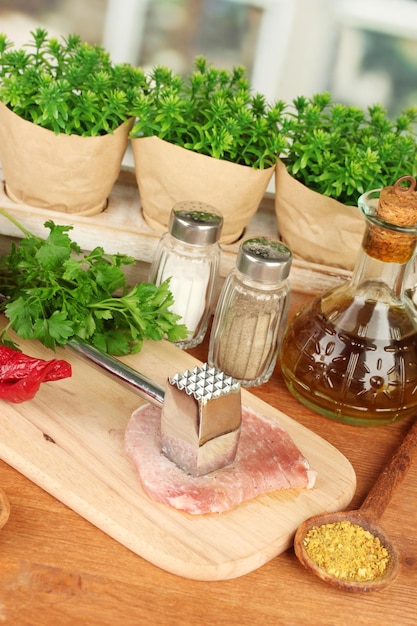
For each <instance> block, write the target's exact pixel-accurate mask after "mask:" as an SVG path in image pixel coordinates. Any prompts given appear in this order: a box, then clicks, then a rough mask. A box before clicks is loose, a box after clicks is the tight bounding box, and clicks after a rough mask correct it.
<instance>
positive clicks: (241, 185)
mask: <svg viewBox="0 0 417 626" xmlns="http://www.w3.org/2000/svg"><path fill="white" fill-rule="evenodd" d="M284 108H285V105H284V103H283V102H281V101H279V102H275V103H271V104H269V103H267V102H266V100H265V98H264V96H263V95H261V94H259V93H252V92H251V90H250V86H249V82H248V79H247V77H246V73H245V69H244V68H243V67H237V68H234V69H233V70H231V71H228V70H224V69H217V68H215V67H213V66H211V65H210V64H209V63H208V61H207V59H206V58H205V57H203V56H199V57H197V58H196V59H195V61H194V68H193V70H192V71H191V72H190V73H189V74H188V75H186V76H185V77H181V76H179V75H177V74H174V73H173V72H172V71H171V70H169V69H168V68H166V67H163V66H157V67H155V68H154V69H153V71H151V72H150V73H149V75H148V77H147V86H145V87H144V89H143V90H142V91H141V92H138V98H137V101H136V103H135V106H134V108H133V113H134V115H135V118H136V120H135V124H134V126H133V129H132V131H131V133H130V137H131V140H132V149H133V154H134V159H135V172H136V178H137V182H138V187H139V192H140V196H141V202H142V210H143V214H144V217H145V219H146V221H147V222H148V224H149V225H150V226H152V227H153V228H156V229H157V230H160V231H162V230H165V229H166V228H167V225H168V220H169V215H170V212H171V210H172V207H173V206H174V204H175V203H176V202H179V201H182V200H202V201H204V202H207V203H209V204H211V205H213V206H215V207H216V208H217V209H219V210H220V211H221V213H222V214H223V220H224V221H223V231H222V238H221V241H222V242H231V241H234V240H236V239H237V238H238V237H239V236H240V234H241V233H242V231H243V229H244V227H245V226H246V225H247V223H248V222H249V221H250V219H251V217H252V216H253V215H254V214H255V212H256V211H257V209H258V206H259V203H260V201H261V199H262V197H263V195H264V193H265V190H266V188H267V186H268V183H269V181H270V180H271V177H272V175H273V173H274V169H275V164H276V160H277V158H278V155H279V154H280V153H281V152H282V151H283V150H284V148H285V147H286V145H287V143H286V139H285V137H284V136H283V134H282V132H281V120H282V114H283V111H284Z"/></svg>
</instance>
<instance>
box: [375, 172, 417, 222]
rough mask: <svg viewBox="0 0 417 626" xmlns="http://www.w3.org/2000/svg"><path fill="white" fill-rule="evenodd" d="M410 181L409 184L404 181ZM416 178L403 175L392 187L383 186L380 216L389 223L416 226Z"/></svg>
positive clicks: (379, 206) (380, 197)
mask: <svg viewBox="0 0 417 626" xmlns="http://www.w3.org/2000/svg"><path fill="white" fill-rule="evenodd" d="M405 182H409V183H410V184H409V186H405V185H403V183H405ZM415 189H416V180H415V178H413V177H412V176H401V178H399V179H398V180H397V181H396V182H395V183H394V185H392V186H391V187H383V189H381V193H380V196H379V204H378V211H377V213H378V217H379V218H380V219H381V220H384V222H388V224H395V225H397V226H414V225H415V224H416V223H417V192H416V190H415Z"/></svg>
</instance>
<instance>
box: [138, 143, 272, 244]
mask: <svg viewBox="0 0 417 626" xmlns="http://www.w3.org/2000/svg"><path fill="white" fill-rule="evenodd" d="M132 150H133V156H134V160H135V174H136V180H137V184H138V188H139V195H140V198H141V206H142V212H143V216H144V218H145V220H146V222H147V224H148V225H149V226H150V227H151V228H153V229H155V230H157V231H159V232H164V231H166V230H167V226H168V221H169V216H170V213H171V210H172V207H173V206H174V205H175V204H176V203H177V202H181V201H183V200H197V201H202V202H206V203H207V204H211V205H212V206H214V207H215V208H217V209H218V210H219V211H220V212H221V213H222V215H223V230H222V236H221V239H220V241H221V243H232V242H233V241H236V240H237V239H239V237H240V236H241V234H242V233H243V231H244V229H245V227H246V226H247V225H248V224H249V222H250V220H251V219H252V217H253V216H254V215H255V213H256V211H257V210H258V207H259V204H260V202H261V200H262V198H263V196H264V194H265V191H266V188H267V186H268V183H269V181H270V180H271V177H272V174H273V173H274V170H275V167H270V168H267V169H264V170H257V169H254V168H252V167H249V166H246V165H238V164H236V163H231V162H230V161H224V160H220V159H215V158H213V157H210V156H206V155H203V154H199V153H197V152H193V151H191V150H186V149H185V148H181V147H179V146H176V145H174V144H171V143H169V142H167V141H163V140H162V139H159V138H158V137H143V138H135V139H132Z"/></svg>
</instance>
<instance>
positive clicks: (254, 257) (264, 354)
mask: <svg viewBox="0 0 417 626" xmlns="http://www.w3.org/2000/svg"><path fill="white" fill-rule="evenodd" d="M291 260H292V254H291V251H290V250H289V249H288V248H287V247H286V246H284V244H282V243H281V242H280V241H275V240H274V239H270V238H268V237H256V238H252V239H247V240H246V241H244V242H243V243H242V244H241V246H240V248H239V252H238V256H237V260H236V267H235V268H234V269H233V270H232V271H231V273H230V274H229V275H228V276H227V278H226V280H225V283H224V285H223V289H222V291H221V294H220V297H219V301H218V304H217V308H216V311H215V315H214V320H213V326H212V330H211V335H210V346H209V355H208V363H209V365H210V366H212V367H213V366H215V367H216V368H218V369H219V370H221V371H222V372H224V373H225V374H227V375H229V376H232V377H233V378H236V379H237V380H239V381H240V384H241V385H242V386H244V387H251V386H255V385H261V384H263V383H265V382H266V381H267V380H269V378H270V377H271V374H272V372H273V369H274V367H275V363H276V360H277V356H278V350H279V346H280V341H281V336H282V330H283V326H284V324H285V321H286V317H287V308H288V297H287V296H288V293H289V282H288V276H289V273H290V268H291Z"/></svg>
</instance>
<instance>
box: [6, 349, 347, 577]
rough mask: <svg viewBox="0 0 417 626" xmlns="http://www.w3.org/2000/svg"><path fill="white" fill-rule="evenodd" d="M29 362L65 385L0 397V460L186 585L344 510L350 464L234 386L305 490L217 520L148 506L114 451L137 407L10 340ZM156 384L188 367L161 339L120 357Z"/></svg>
mask: <svg viewBox="0 0 417 626" xmlns="http://www.w3.org/2000/svg"><path fill="white" fill-rule="evenodd" d="M18 343H19V346H20V348H21V349H22V350H23V351H24V352H25V353H26V354H30V355H32V356H37V357H41V358H44V359H50V358H53V357H54V356H56V357H57V358H65V359H66V360H67V361H69V362H70V363H71V364H72V367H73V376H72V377H71V378H69V379H66V380H62V381H56V382H51V383H44V384H43V385H42V386H41V389H40V390H39V392H38V394H37V396H36V398H35V399H33V400H31V401H28V402H25V403H22V404H11V403H6V402H3V401H0V404H1V413H0V415H1V417H0V420H1V427H0V455H1V458H2V459H3V460H4V461H5V462H6V463H8V464H9V465H11V466H12V467H14V468H15V469H16V470H18V471H19V472H21V473H22V474H24V475H25V476H26V477H27V478H29V479H30V480H32V481H33V482H34V483H36V484H37V485H39V486H40V487H41V488H43V489H44V490H46V491H47V492H49V493H50V494H52V495H53V496H54V497H56V498H57V499H58V500H60V501H61V502H63V503H64V504H66V505H67V506H68V507H70V508H71V509H73V510H74V511H76V512H77V513H79V514H80V515H81V516H83V517H84V518H85V519H87V520H89V521H90V522H91V523H92V524H94V525H95V526H97V527H98V528H100V529H101V530H102V531H104V532H106V533H107V534H108V535H110V536H111V537H113V538H114V539H115V540H117V541H119V542H120V543H121V544H123V545H124V546H126V547H128V548H129V549H130V550H132V551H133V552H135V553H136V554H138V555H140V556H141V557H143V558H144V559H146V560H148V561H150V562H151V563H153V564H155V565H157V566H158V567H161V568H163V569H165V570H167V571H169V572H172V573H174V574H177V575H179V576H183V577H186V578H192V579H196V580H224V579H228V578H234V577H237V576H241V575H243V574H246V573H248V572H250V571H252V570H254V569H256V568H258V567H260V566H261V565H263V564H264V563H266V562H267V561H268V560H270V559H272V558H273V557H275V556H276V555H278V554H280V553H281V552H282V551H284V550H285V549H287V548H288V547H289V546H290V545H291V544H292V540H293V535H294V533H295V530H296V528H297V527H298V526H299V524H300V523H301V522H302V521H303V520H304V519H305V518H307V517H309V516H311V515H315V514H316V513H320V512H322V511H336V510H339V509H342V508H344V507H346V506H347V505H348V504H349V502H350V500H351V498H352V496H353V494H354V491H355V486H356V478H355V473H354V471H353V468H352V466H351V464H350V463H349V462H348V460H347V459H346V458H345V457H344V456H343V455H342V454H341V453H340V452H339V451H338V450H336V449H335V448H334V447H333V446H331V445H330V444H329V443H327V442H326V441H324V440H323V439H322V438H321V437H319V436H317V435H316V434H314V433H312V432H311V431H309V430H308V429H306V428H305V427H303V426H302V425H300V424H298V423H297V422H295V421H294V420H292V419H290V418H289V417H288V416H286V415H284V414H283V413H281V412H279V411H277V410H275V409H274V408H272V407H271V406H269V405H267V404H266V403H264V402H262V401H261V400H259V399H258V398H256V397H255V396H254V395H252V394H250V393H249V392H247V391H246V390H243V402H244V403H245V404H247V405H249V406H251V407H253V408H254V409H256V410H258V411H260V412H262V413H264V414H265V415H269V416H273V417H275V418H276V419H277V420H278V421H279V422H280V424H281V425H282V426H283V427H284V428H285V429H286V430H287V431H288V432H289V433H290V435H291V436H292V438H293V440H294V441H295V443H296V444H297V446H298V447H299V449H300V450H301V452H302V453H303V454H304V455H305V456H306V457H307V459H308V460H309V462H310V465H311V466H312V468H314V469H315V470H317V472H318V479H317V483H316V486H315V487H314V488H313V489H312V490H301V491H297V490H283V491H277V492H274V493H272V494H270V495H265V496H261V497H259V498H256V499H254V500H252V501H249V502H246V503H244V504H241V505H240V506H238V507H236V508H235V509H233V510H231V511H229V512H227V513H222V514H213V515H207V516H192V515H188V514H186V513H182V512H180V511H177V510H174V509H171V508H170V507H167V506H165V505H163V504H159V503H157V502H154V501H152V500H151V499H150V498H149V497H148V496H147V495H146V494H145V493H144V491H143V490H142V488H141V485H140V482H139V479H138V476H137V474H136V472H135V470H134V468H133V465H132V464H131V462H130V460H129V459H128V458H127V457H126V455H125V453H124V450H123V436H124V430H125V427H126V424H127V422H128V420H129V418H130V415H131V413H132V412H133V411H134V410H135V409H136V408H137V407H138V406H139V405H141V404H143V403H144V402H146V400H144V399H142V398H141V397H140V396H139V395H137V393H136V392H134V391H133V390H131V389H128V388H127V387H125V386H124V385H123V384H121V383H120V382H119V381H117V380H115V379H114V378H112V377H110V376H109V375H108V374H106V373H105V372H103V371H102V370H100V371H99V370H97V368H96V366H94V365H93V364H91V363H90V362H89V361H87V360H85V359H84V357H82V356H80V355H79V354H76V353H75V352H73V351H72V350H71V349H70V348H65V349H59V350H57V353H56V355H54V353H52V352H51V351H50V350H47V349H46V348H44V347H43V346H42V345H40V344H39V343H38V342H35V341H23V340H20V339H19V340H18ZM123 360H124V361H125V362H127V363H128V364H129V365H131V366H133V367H135V368H136V369H138V370H139V371H141V372H142V373H144V374H146V375H147V376H148V377H150V378H152V379H154V380H155V381H156V382H158V383H160V384H162V385H165V380H166V377H167V376H168V375H173V374H175V373H176V372H178V371H181V372H182V371H184V370H185V369H187V368H189V369H190V368H192V367H194V366H195V365H196V364H198V362H197V361H196V360H195V359H193V358H192V357H191V356H190V355H188V354H187V353H185V352H183V351H181V350H179V349H178V348H176V347H175V346H173V345H172V344H170V343H168V342H156V343H155V342H150V343H146V344H145V346H144V348H143V350H142V352H141V353H140V354H138V355H135V356H131V357H127V358H124V359H123Z"/></svg>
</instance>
